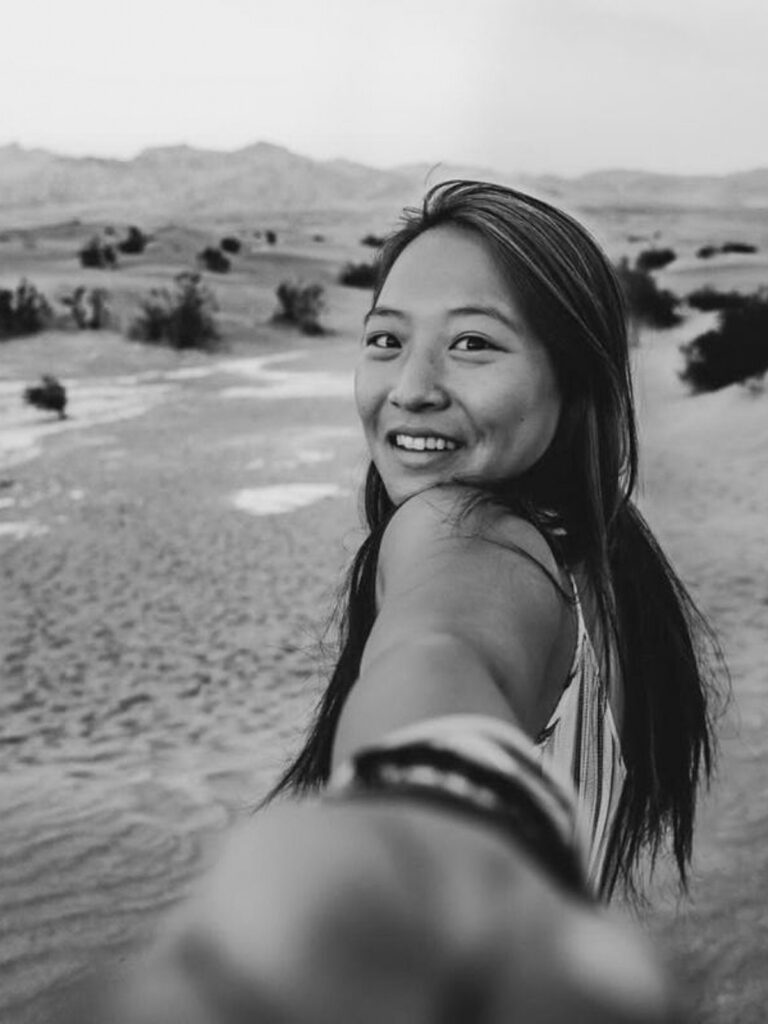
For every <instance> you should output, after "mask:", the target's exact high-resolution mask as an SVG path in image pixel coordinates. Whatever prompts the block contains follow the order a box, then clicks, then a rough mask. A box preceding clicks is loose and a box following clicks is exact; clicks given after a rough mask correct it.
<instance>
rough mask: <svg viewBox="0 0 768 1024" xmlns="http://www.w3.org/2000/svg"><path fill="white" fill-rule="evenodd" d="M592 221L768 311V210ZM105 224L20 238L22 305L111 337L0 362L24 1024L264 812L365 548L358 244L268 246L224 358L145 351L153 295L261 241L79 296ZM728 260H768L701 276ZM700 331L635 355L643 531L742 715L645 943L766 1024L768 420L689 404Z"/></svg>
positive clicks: (646, 917) (4, 851)
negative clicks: (738, 250)
mask: <svg viewBox="0 0 768 1024" xmlns="http://www.w3.org/2000/svg"><path fill="white" fill-rule="evenodd" d="M588 219H589V220H590V221H591V222H592V223H593V225H594V226H595V229H596V231H597V232H598V234H599V235H600V236H601V238H602V239H603V240H604V241H605V243H606V246H607V247H608V249H609V251H610V252H611V254H612V255H616V256H617V255H621V254H622V253H623V252H626V253H632V252H633V251H636V250H637V248H638V247H642V246H643V244H647V243H648V241H649V240H650V239H654V240H656V241H658V242H659V244H668V243H671V244H674V246H675V247H676V249H677V250H678V252H679V259H678V261H676V263H675V264H672V265H671V266H670V267H669V268H668V269H667V270H665V271H664V273H663V274H661V275H660V278H661V280H662V281H663V283H664V285H665V286H666V287H670V288H672V289H673V290H675V291H676V292H678V293H679V294H686V293H687V292H688V291H690V290H692V289H693V288H695V287H698V286H699V285H701V284H706V283H710V284H713V285H716V286H718V287H727V288H731V287H737V288H742V289H743V290H745V291H749V290H751V289H753V288H755V287H758V286H760V285H765V284H768V256H766V252H768V249H767V248H766V246H768V217H766V216H764V215H763V214H760V213H757V212H756V213H755V214H754V215H752V216H750V217H746V216H743V215H737V214H736V213H734V214H733V216H729V215H727V214H726V213H723V212H722V211H721V212H720V213H718V214H717V215H714V214H706V213H703V212H696V211H693V212H691V211H687V212H685V213H680V214H679V216H673V215H670V214H663V215H662V214H660V213H659V212H658V211H640V212H636V213H635V214H634V215H630V214H625V213H621V214H619V213H617V212H616V211H613V212H611V211H602V212H601V211H589V213H588ZM259 226H263V225H259ZM103 227H104V225H103V224H102V225H99V224H96V225H92V224H87V223H81V222H67V223H63V224H58V225H54V226H37V227H35V228H34V229H28V230H18V231H16V230H10V229H9V230H7V231H5V232H4V233H3V234H2V236H1V237H0V286H3V285H6V286H7V285H10V284H15V283H16V282H17V281H18V279H19V278H20V277H22V276H26V277H27V278H29V279H30V280H31V281H33V282H34V283H35V284H36V285H37V286H38V287H40V288H41V289H42V291H44V292H45V293H46V294H47V295H49V296H54V295H55V294H56V293H57V291H59V290H61V289H62V288H65V287H70V288H71V287H74V286H75V285H78V284H83V285H88V286H96V285H98V286H100V287H106V288H108V289H109V290H110V292H111V295H112V305H113V309H114V311H115V315H116V317H117V320H118V321H119V322H118V323H117V324H116V326H115V329H111V330H102V331H80V332H77V331H75V330H73V329H66V327H65V326H63V325H60V326H59V327H58V328H57V329H56V330H51V331H48V332H45V333H43V334H38V335H36V336H33V337H29V338H21V339H17V340H13V341H8V342H3V343H2V345H1V346H0V431H2V449H1V451H0V460H1V461H0V573H1V579H2V587H1V590H2V595H3V597H2V603H3V615H2V617H1V618H0V655H1V656H2V670H1V671H2V676H1V678H2V686H1V687H0V807H2V819H3V824H2V843H0V1016H1V1017H2V1019H3V1021H5V1022H7V1024H32V1022H35V1021H46V1020H51V1019H52V1014H53V1013H54V1012H55V1006H56V1003H57V1001H58V1000H59V998H60V992H61V991H62V989H63V988H65V987H66V986H67V985H69V984H70V983H71V982H72V981H73V980H75V979H76V978H77V977H79V976H80V975H81V974H82V973H83V972H85V971H87V970H88V969H90V968H92V967H93V966H94V964H95V963H99V962H103V961H115V960H117V961H119V960H121V959H124V958H126V957H127V956H129V955H130V952H131V950H132V949H133V948H134V947H135V944H136V943H137V941H139V940H140V939H141V937H142V936H145V935H147V934H148V933H149V932H150V931H151V929H152V927H153V925H154V924H155V922H156V921H157V919H158V916H159V915H160V914H161V913H162V911H163V910H164V909H166V908H167V907H169V906H170V905H172V904H173V903H174V902H175V901H177V900H178V899H179V898H180V896H181V895H183V893H184V892H185V891H186V888H187V886H188V885H189V883H190V880H191V879H192V878H193V877H194V876H195V874H196V873H197V872H199V871H200V870H201V868H202V867H203V866H204V864H205V863H206V861H207V860H208V859H209V858H210V857H211V856H212V855H213V851H214V850H215V847H216V844H217V841H218V839H219V837H220V836H221V834H222V832H223V830H224V829H225V827H226V825H227V823H229V822H232V821H233V820H235V819H237V818H238V817H240V816H242V815H245V814H248V813H250V811H251V809H252V808H253V807H254V805H255V804H256V803H257V802H258V800H259V798H260V797H261V796H263V794H264V793H265V791H266V789H267V788H268V786H269V784H270V782H271V781H273V780H274V779H275V777H276V775H277V773H278V771H279V769H280V767H281V766H282V765H283V764H285V763H286V761H287V759H288V757H289V756H290V753H291V752H292V751H293V750H295V749H296V747H297V744H298V742H299V738H300V735H301V730H302V727H303V725H304V724H305V723H306V721H307V718H308V715H309V713H310V710H311V708H312V705H313V702H314V700H315V698H316V696H317V694H318V692H319V690H320V687H321V686H322V683H323V680H324V678H325V677H326V674H327V671H328V665H329V662H330V658H331V655H332V648H333V633H332V631H331V632H329V630H328V623H329V616H330V614H331V611H332V608H333V602H334V597H335V593H336V589H337V587H338V584H339V582H340V579H341V574H342V572H343V569H344V566H345V565H346V564H347V562H348V560H349V557H350V553H351V552H352V551H353V550H354V548H355V546H356V545H357V543H358V542H359V540H360V538H361V536H362V534H361V530H360V525H359V517H358V510H357V492H358V487H359V484H360V481H361V479H362V474H363V470H364V466H365V452H364V448H363V443H362V438H361V436H360V434H359V432H358V429H357V425H356V421H355V414H354V408H353V402H352V391H351V373H352V368H353V365H354V360H355V353H356V346H357V330H358V324H359V321H360V317H361V315H362V313H363V311H364V310H365V308H366V303H367V300H368V293H367V292H365V291H360V290H357V289H349V288H342V287H340V286H339V285H338V284H337V283H336V280H337V275H338V270H339V267H340V266H341V264H342V263H343V262H344V261H346V260H348V259H354V260H358V261H359V260H363V259H369V258H370V250H365V249H363V248H362V247H361V246H359V245H358V244H357V238H358V237H359V235H361V234H362V233H363V230H362V228H361V227H360V223H359V222H357V223H355V224H352V225H351V224H347V223H342V222H341V221H339V222H338V223H336V222H334V221H333V219H332V218H331V219H328V220H326V221H324V222H323V223H322V224H320V225H318V224H314V225H313V224H310V223H304V222H299V221H296V222H292V223H286V224H282V223H281V224H280V225H278V233H279V240H278V244H277V245H276V246H272V247H267V246H265V245H264V244H263V243H262V242H260V241H259V242H249V244H248V245H247V246H246V247H245V248H244V251H243V253H242V254H240V255H238V256H236V257H235V260H234V266H233V269H232V272H231V273H230V274H227V275H213V274H207V275H206V280H207V282H208V284H209V285H210V286H211V287H212V288H213V289H214V291H215V292H216V295H217V299H218V303H219V307H220V311H219V322H220V324H221V327H222V332H223V335H224V338H225V341H226V345H225V346H224V347H223V348H222V349H221V350H220V351H216V352H214V353H210V354H206V353H194V352H193V353H190V352H184V353H179V352H174V351H170V350H168V349H166V348H162V347H158V346H149V345H144V344H140V343H137V342H134V341H129V340H127V339H126V338H125V337H124V334H123V328H124V327H125V324H126V322H127V320H128V319H129V317H130V315H131V310H132V309H135V306H136V303H137V301H138V297H139V296H141V295H142V294H144V293H146V292H147V291H149V289H150V288H152V287H157V286H158V285H162V284H165V285H169V284H170V283H171V282H172V278H173V275H174V273H176V272H177V271H179V270H182V269H184V268H185V267H188V266H189V265H190V262H191V261H192V260H193V258H194V253H195V251H196V250H198V249H199V248H200V247H201V245H203V244H207V243H208V242H210V241H212V240H215V238H216V237H217V232H218V234H222V233H224V231H225V230H227V231H228V232H229V233H232V232H233V231H236V232H239V233H240V234H241V236H243V237H244V235H245V230H246V229H245V226H244V225H243V224H237V225H232V224H229V225H213V226H212V225H207V226H202V227H201V226H196V227H182V226H179V225H162V224H159V225H153V235H154V239H155V240H154V241H153V243H152V244H151V245H150V246H149V248H148V249H147V250H146V252H145V253H144V254H143V255H142V256H140V257H134V258H131V259H129V258H127V257H126V258H125V259H124V260H121V264H120V266H119V267H118V268H117V269H115V270H113V271H103V270H83V269H82V268H81V267H80V266H79V264H78V262H77V260H76V258H75V256H74V253H75V252H76V250H77V247H78V245H79V244H82V243H83V242H84V241H86V240H87V238H88V236H89V234H91V233H92V232H93V230H94V229H99V228H103ZM386 227H387V225H386V224H381V223H378V222H372V223H370V224H369V225H367V229H368V230H372V231H379V230H381V229H382V228H386ZM251 234H252V232H251ZM320 234H322V236H323V237H322V240H320V239H319V238H318V235H320ZM730 235H735V236H736V237H744V238H746V240H747V241H754V242H756V243H758V244H760V245H761V247H762V248H761V251H760V252H759V253H758V254H756V255H754V256H743V257H736V256H734V257H730V256H728V257H720V258H716V259H714V260H711V261H706V262H704V261H701V260H697V259H696V258H695V255H694V254H695V249H696V247H697V246H699V245H702V244H705V243H708V242H715V243H717V242H720V241H722V240H723V239H724V238H727V237H729V236H730ZM284 279H302V280H304V281H317V282H319V283H321V284H323V285H324V286H325V288H326V298H327V308H326V310H325V313H324V317H323V321H324V322H325V323H326V324H327V326H328V327H329V329H330V330H329V333H328V334H326V335H324V336H320V337H304V336H302V335H301V334H300V333H298V332H296V331H294V330H292V329H290V328H287V327H282V326H280V327H278V326H276V325H274V324H272V323H271V319H270V318H271V315H272V312H273V310H274V307H275V298H274V289H275V287H276V286H277V284H278V283H279V282H280V281H281V280H284ZM710 319H711V318H708V317H706V316H704V315H702V314H693V313H691V314H690V315H689V316H688V317H687V318H686V321H685V322H684V323H683V324H682V325H681V326H679V327H677V328H674V329H672V330H669V331H663V332H650V331H644V332H642V333H641V335H640V339H639V345H638V347H637V348H636V349H635V350H634V362H635V377H636V385H637V393H638V404H639V412H640V423H641V435H642V445H643V448H642V453H643V461H642V487H641V495H640V500H641V504H642V507H643V509H644V510H645V512H646V514H647V516H648V518H649V519H650V521H651V523H652V525H653V527H654V528H655V530H656V531H657V533H658V535H659V537H660V538H661V540H662V543H663V544H664V545H665V547H666V548H667V550H668V553H669V554H670V557H671V558H672V560H673V561H674V563H675V564H676V566H677V567H678V569H679V571H680V573H681V575H682V576H683V578H684V580H685V581H686V582H687V583H688V585H689V586H690V588H691V590H692V592H693V594H694V595H695V597H696V598H697V600H698V601H699V602H700V604H701V606H702V608H703V609H704V610H705V612H706V613H707V614H708V615H709V616H710V618H711V621H712V623H713V625H714V627H715V628H716V630H717V631H718V633H719V636H720V639H721V642H722V644H723V647H724V650H725V653H726V657H727V659H728V663H729V666H730V670H731V675H732V687H733V696H732V700H731V703H730V706H729V708H728V710H727V712H726V714H725V715H724V717H723V718H722V720H721V722H720V725H719V731H720V735H721V745H722V749H721V757H720V767H719V773H718V778H717V781H716V783H715V785H714V786H713V788H712V791H711V793H710V794H709V796H708V798H707V800H706V801H705V804H704V806H703V809H702V812H701V815H700V821H699V826H698V837H697V844H696V855H695V872H694V880H693V885H692V888H691V893H690V896H689V897H688V898H685V899H682V900H680V899H678V897H677V895H676V893H675V891H674V889H673V888H672V886H671V884H670V883H669V880H668V876H667V874H666V873H665V870H664V868H663V867H662V870H661V872H660V877H659V879H658V881H657V882H656V883H655V885H654V886H653V887H652V889H651V891H650V905H649V907H648V909H647V910H645V911H643V912H642V914H641V919H642V924H643V927H646V928H648V929H649V930H650V931H651V932H652V933H653V935H654V936H655V937H656V939H657V941H658V942H659V943H660V944H661V945H662V947H663V948H664V950H665V951H666V955H667V957H668V959H669V962H670V964H671V967H672V969H673V971H674V972H675V974H676V976H677V977H678V979H679V982H680V984H681V986H683V987H684V988H685V989H686V990H687V992H688V993H689V999H690V1003H691V1006H692V1010H693V1014H692V1016H693V1019H694V1020H696V1021H698V1022H702V1024H715V1022H717V1024H757V1022H758V1021H763V1020H765V1015H766V1009H765V1008H766V1006H768V952H767V951H768V897H767V896H766V893H767V892H768V842H766V840H768V740H767V739H766V736H768V728H767V727H766V726H767V725H768V723H767V722H766V719H767V718H768V711H766V707H767V706H768V705H766V699H765V691H766V688H767V687H768V673H767V672H766V668H765V665H766V639H767V638H768V582H767V577H766V572H765V566H766V564H768V529H767V528H766V521H765V510H766V507H767V506H768V500H767V499H768V393H766V392H765V391H763V390H761V389H759V388H752V389H748V388H746V387H743V386H740V385H734V386H732V387H729V388H726V389H724V390H722V391H719V392H715V393H712V394H709V395H700V396H692V395H690V394H688V392H687V391H686V389H685V387H684V386H683V384H682V383H681V382H680V381H679V379H678V376H677V373H678V369H679V367H680V354H679V345H680V344H681V343H682V342H683V341H685V340H687V339H688V338H690V337H693V336H694V335H696V334H697V333H700V332H701V331H702V330H703V329H704V328H705V327H706V326H708V325H709V323H710ZM41 373H53V374H55V375H57V376H58V377H60V379H61V380H62V381H63V382H64V383H65V384H66V386H67V389H68V393H69V413H70V416H69V418H68V419H66V420H58V419H57V418H56V417H55V416H51V415H49V414H46V413H44V412H41V411H39V410H35V409H32V408H30V407H28V406H25V405H23V404H22V402H21V393H22V391H23V388H24V387H25V385H28V384H32V383H34V382H35V380H36V379H37V378H38V377H39V376H40V374H41Z"/></svg>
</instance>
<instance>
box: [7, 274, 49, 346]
mask: <svg viewBox="0 0 768 1024" xmlns="http://www.w3.org/2000/svg"><path fill="white" fill-rule="evenodd" d="M52 320H53V311H52V309H51V306H50V303H49V302H48V300H47V299H46V297H45V296H44V295H43V293H42V292H40V291H38V290H37V288H36V287H35V285H33V284H31V283H30V282H29V281H27V280H24V279H22V280H21V281H20V282H19V284H18V285H17V286H16V288H15V289H14V288H0V339H4V338H19V337H24V336H25V335H29V334H37V333H38V332H39V331H44V330H45V329H46V327H49V326H50V324H51V322H52Z"/></svg>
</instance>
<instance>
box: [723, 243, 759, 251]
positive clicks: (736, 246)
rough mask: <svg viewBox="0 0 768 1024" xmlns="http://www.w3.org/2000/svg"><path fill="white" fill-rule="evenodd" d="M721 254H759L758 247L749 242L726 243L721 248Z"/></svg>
mask: <svg viewBox="0 0 768 1024" xmlns="http://www.w3.org/2000/svg"><path fill="white" fill-rule="evenodd" d="M720 252H757V246H756V245H749V244H748V243H747V242H725V243H724V244H723V245H721V246H720Z"/></svg>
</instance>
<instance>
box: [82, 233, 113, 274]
mask: <svg viewBox="0 0 768 1024" xmlns="http://www.w3.org/2000/svg"><path fill="white" fill-rule="evenodd" d="M78 256H79V257H80V263H81V265H82V266H83V267H92V268H95V269H97V270H107V269H112V268H113V267H115V266H117V253H116V252H115V249H114V246H111V245H107V244H106V243H104V242H102V240H101V239H100V238H99V236H98V235H94V236H93V238H92V239H91V240H90V241H89V242H87V243H86V244H85V245H84V246H83V248H82V249H81V250H80V252H79V253H78Z"/></svg>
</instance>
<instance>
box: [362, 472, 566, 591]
mask: <svg viewBox="0 0 768 1024" xmlns="http://www.w3.org/2000/svg"><path fill="white" fill-rule="evenodd" d="M489 545H490V546H491V547H494V548H497V549H501V550H503V551H506V552H509V553H510V554H512V555H516V556H518V557H521V556H522V557H524V558H526V559H528V560H531V561H532V562H533V563H535V565H537V566H538V567H539V569H543V570H544V572H545V574H546V575H547V576H549V577H551V578H553V579H554V580H556V581H558V583H562V581H563V577H564V575H565V574H564V570H563V568H562V567H561V566H560V565H558V562H557V560H556V559H555V555H554V553H553V551H552V548H551V547H550V545H549V543H548V541H547V539H546V537H545V536H544V534H543V533H542V532H541V530H539V529H538V528H537V527H536V526H535V525H534V524H533V523H532V522H531V521H530V520H529V519H527V518H525V516H523V515H522V514H520V513H517V512H515V511H512V510H510V509H509V508H507V507H505V506H503V505H502V504H501V503H500V502H499V501H497V500H496V499H495V498H494V497H493V496H492V495H490V494H488V493H487V492H484V491H482V490H480V489H479V488H476V487H471V486H468V485H466V484H443V485H440V486H435V487H430V488H428V489H426V490H423V491H420V492H418V493H417V494H414V495H413V496H412V497H410V498H408V499H407V500H406V501H405V502H403V504H402V505H400V506H399V508H398V509H397V510H396V511H395V512H394V514H393V516H392V518H391V520H390V522H389V523H388V524H387V527H386V530H385V532H384V536H383V539H382V545H381V551H380V555H379V560H380V565H381V567H382V568H383V569H384V570H386V566H387V563H388V562H389V561H391V560H392V559H395V560H396V561H400V560H401V559H404V558H406V557H409V556H414V555H419V556H423V555H424V554H426V553H428V552H430V551H433V552H435V554H437V553H438V552H439V551H440V550H445V549H446V547H450V548H452V549H457V548H460V549H466V550H472V549H475V550H476V551H479V550H481V549H485V548H487V547H488V546H489Z"/></svg>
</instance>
